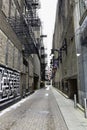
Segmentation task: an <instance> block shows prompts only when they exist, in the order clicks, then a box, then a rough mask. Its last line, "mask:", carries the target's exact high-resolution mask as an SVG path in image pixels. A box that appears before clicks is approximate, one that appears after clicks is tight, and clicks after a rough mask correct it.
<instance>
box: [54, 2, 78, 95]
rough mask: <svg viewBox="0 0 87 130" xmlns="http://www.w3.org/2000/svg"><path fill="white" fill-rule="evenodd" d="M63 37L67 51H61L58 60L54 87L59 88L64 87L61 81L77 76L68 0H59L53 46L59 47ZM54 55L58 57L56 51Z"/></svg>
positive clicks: (71, 10)
mask: <svg viewBox="0 0 87 130" xmlns="http://www.w3.org/2000/svg"><path fill="white" fill-rule="evenodd" d="M65 39H66V43H67V53H66V51H62V63H60V62H59V67H58V68H57V71H56V75H55V84H56V87H58V88H60V89H61V90H63V89H64V88H63V87H64V86H63V85H62V84H63V83H62V82H65V81H68V80H70V79H71V78H73V77H74V78H76V77H77V57H76V45H75V36H74V19H73V7H72V6H71V5H70V1H68V0H66V1H61V0H59V1H58V5H57V12H56V20H55V29H54V36H53V48H54V49H60V48H61V47H62V45H63V43H64V40H65ZM54 56H55V59H56V58H57V57H58V52H55V53H54ZM68 87H69V86H68ZM68 89H69V88H68ZM70 89H71V88H70ZM69 91H70V90H69ZM69 93H70V92H69ZM73 93H74V92H73Z"/></svg>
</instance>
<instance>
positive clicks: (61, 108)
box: [0, 87, 87, 130]
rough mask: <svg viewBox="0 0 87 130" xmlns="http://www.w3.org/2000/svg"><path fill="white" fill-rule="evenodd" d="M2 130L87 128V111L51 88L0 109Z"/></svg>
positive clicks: (73, 129)
mask: <svg viewBox="0 0 87 130" xmlns="http://www.w3.org/2000/svg"><path fill="white" fill-rule="evenodd" d="M0 130H87V120H86V119H85V118H84V113H83V112H82V111H80V110H79V109H75V108H74V106H73V101H72V100H70V99H67V98H65V97H64V96H63V95H61V94H60V93H59V92H57V91H56V90H55V89H54V88H52V87H50V88H49V87H47V88H44V89H40V90H37V91H36V92H35V93H34V94H32V95H31V96H30V97H26V98H25V99H22V100H21V101H20V102H18V103H16V104H14V105H13V106H11V107H9V108H7V109H5V110H3V111H1V112H0Z"/></svg>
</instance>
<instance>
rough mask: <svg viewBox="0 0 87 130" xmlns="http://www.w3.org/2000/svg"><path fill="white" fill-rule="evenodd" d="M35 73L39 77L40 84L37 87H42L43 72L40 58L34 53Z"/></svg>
mask: <svg viewBox="0 0 87 130" xmlns="http://www.w3.org/2000/svg"><path fill="white" fill-rule="evenodd" d="M33 60H34V61H33V63H34V74H35V75H37V76H38V77H39V79H38V85H37V88H40V79H41V73H40V60H39V58H38V56H37V55H35V54H34V59H33Z"/></svg>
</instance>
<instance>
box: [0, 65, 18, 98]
mask: <svg viewBox="0 0 87 130" xmlns="http://www.w3.org/2000/svg"><path fill="white" fill-rule="evenodd" d="M19 88H20V73H19V72H17V71H15V70H11V69H9V68H6V67H1V66H0V100H1V99H4V98H10V97H17V96H18V95H20V90H19Z"/></svg>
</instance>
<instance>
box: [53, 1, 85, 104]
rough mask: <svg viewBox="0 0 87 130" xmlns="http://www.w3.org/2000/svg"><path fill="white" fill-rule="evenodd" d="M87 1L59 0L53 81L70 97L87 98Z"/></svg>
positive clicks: (80, 100) (55, 32)
mask: <svg viewBox="0 0 87 130" xmlns="http://www.w3.org/2000/svg"><path fill="white" fill-rule="evenodd" d="M86 7H87V2H86V1H84V0H66V1H63V0H58V4H57V11H56V20H55V29H54V34H53V48H52V53H54V57H53V75H54V76H53V84H54V86H55V87H57V88H58V89H60V90H61V91H62V92H64V93H66V94H67V95H68V96H69V97H70V98H72V99H73V98H74V94H76V95H77V101H78V102H79V103H80V104H81V105H83V104H84V98H87V85H86V82H87V72H86V63H87V58H86V52H87V48H86V43H87V42H86V15H87V9H86Z"/></svg>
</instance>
